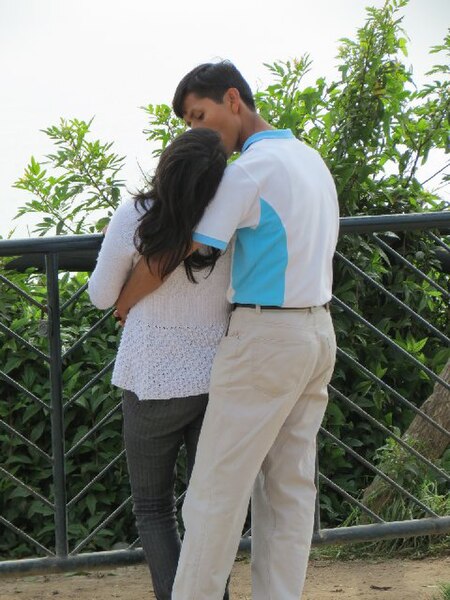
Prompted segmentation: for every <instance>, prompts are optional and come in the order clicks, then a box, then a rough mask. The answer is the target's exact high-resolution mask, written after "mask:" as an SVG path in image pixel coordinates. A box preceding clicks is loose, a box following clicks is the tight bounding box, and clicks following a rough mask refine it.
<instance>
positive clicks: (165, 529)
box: [88, 129, 230, 600]
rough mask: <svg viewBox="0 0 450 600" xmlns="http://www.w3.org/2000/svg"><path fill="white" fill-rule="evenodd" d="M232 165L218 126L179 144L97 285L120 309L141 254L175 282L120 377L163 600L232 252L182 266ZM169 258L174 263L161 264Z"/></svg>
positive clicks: (122, 212)
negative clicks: (180, 479)
mask: <svg viewBox="0 0 450 600" xmlns="http://www.w3.org/2000/svg"><path fill="white" fill-rule="evenodd" d="M226 161H227V159H226V153H225V149H224V147H223V145H222V142H221V141H220V137H219V135H218V134H217V133H215V132H213V131H211V130H209V129H196V130H191V131H187V132H186V133H183V134H182V135H181V136H179V137H178V138H177V139H175V141H173V142H172V144H171V145H170V146H168V148H166V150H165V151H164V152H163V153H162V155H161V158H160V161H159V163H158V166H157V168H156V171H155V175H154V177H153V179H152V181H151V186H150V189H149V191H148V192H145V193H140V194H138V195H136V196H135V198H134V202H133V201H128V202H126V203H124V204H123V205H121V206H120V207H119V209H118V210H117V211H116V213H115V214H114V216H113V217H112V219H111V223H110V225H109V227H108V229H107V232H106V235H105V239H104V241H103V245H102V248H101V250H100V253H99V256H98V259H97V265H96V268H95V270H94V272H93V273H92V276H91V278H90V281H89V287H88V291H89V295H90V298H91V300H92V302H93V303H94V304H95V305H96V306H97V307H98V308H102V309H105V308H109V307H110V306H112V305H113V304H114V303H115V301H116V299H117V297H118V296H119V293H120V290H121V289H122V287H123V285H124V283H125V281H126V279H127V277H128V275H129V273H130V271H131V269H132V268H133V266H134V265H135V264H136V262H137V261H138V260H139V259H140V257H141V256H143V257H144V258H145V259H146V260H147V262H148V264H149V267H150V264H152V265H154V264H155V260H156V264H157V268H158V269H159V271H160V274H161V275H162V276H163V277H166V276H167V280H166V282H165V284H164V285H163V286H162V287H161V288H159V289H158V290H157V291H156V292H154V293H153V294H150V295H149V296H147V297H145V298H143V299H142V300H141V301H140V302H138V303H137V304H136V305H135V306H134V307H133V308H132V309H131V310H130V312H129V314H128V317H127V320H126V323H125V326H124V330H123V334H122V339H121V342H120V346H119V350H118V353H117V359H116V362H115V366H114V371H113V377H112V382H113V384H114V385H116V386H118V387H120V388H122V389H123V416H124V439H125V448H126V452H127V462H128V469H129V474H130V483H131V490H132V495H133V505H134V514H135V516H136V523H137V528H138V531H139V536H140V539H141V542H142V546H143V548H144V552H145V555H146V558H147V562H148V564H149V568H150V572H151V576H152V579H153V587H154V591H155V594H156V598H157V599H158V600H169V599H170V596H171V591H172V584H173V580H174V577H175V572H176V568H177V563H178V556H179V552H180V537H179V533H178V528H177V520H176V508H175V498H174V483H175V470H176V460H177V456H178V452H179V450H180V447H181V445H182V443H183V442H184V444H185V447H186V454H187V477H188V478H189V477H190V473H191V471H192V467H193V463H194V458H195V451H196V447H197V441H198V437H199V433H200V428H201V424H202V420H203V415H204V412H205V409H206V404H207V400H208V396H207V392H208V387H209V377H210V370H211V366H212V361H213V358H214V354H215V352H216V349H217V346H218V344H219V341H220V339H221V337H222V335H223V333H224V330H225V327H226V324H227V320H228V312H229V308H228V307H229V305H228V303H227V301H226V297H225V293H226V288H227V286H228V282H229V268H230V265H229V255H228V254H225V255H224V256H221V257H218V255H217V253H216V251H211V250H209V251H206V250H204V251H203V252H202V251H198V252H195V253H194V254H192V255H191V256H189V258H187V259H185V260H184V264H180V263H183V258H184V257H186V256H188V255H189V252H190V248H191V243H192V242H191V240H192V231H193V229H194V227H195V226H196V224H197V223H198V221H199V220H200V218H201V217H202V215H203V212H204V210H205V208H206V206H207V205H208V203H209V201H210V200H211V199H212V197H213V196H214V194H215V192H216V190H217V187H218V185H219V183H220V180H221V178H222V175H223V172H224V170H225V167H226ZM162 255H164V256H167V255H169V258H168V259H166V260H165V261H164V262H161V261H160V262H159V263H158V261H157V259H158V256H162ZM216 262H217V264H216ZM175 265H179V266H177V267H176V268H175V270H173V267H174V266H175ZM201 269H203V270H202V271H201V272H200V270H201ZM172 270H173V272H172V273H171V271H172ZM169 273H171V275H170V276H168V274H169ZM194 273H195V274H194ZM225 598H228V593H226V595H225Z"/></svg>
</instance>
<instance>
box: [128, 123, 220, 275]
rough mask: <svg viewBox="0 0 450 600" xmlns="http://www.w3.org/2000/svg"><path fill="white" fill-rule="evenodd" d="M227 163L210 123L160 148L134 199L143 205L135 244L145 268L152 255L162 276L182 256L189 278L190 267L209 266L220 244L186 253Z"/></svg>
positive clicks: (191, 272) (167, 272)
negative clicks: (143, 186)
mask: <svg viewBox="0 0 450 600" xmlns="http://www.w3.org/2000/svg"><path fill="white" fill-rule="evenodd" d="M226 165H227V156H226V151H225V148H224V146H223V144H222V141H221V139H220V136H219V134H218V133H216V132H215V131H212V130H211V129H204V128H200V129H191V130H189V131H186V132H185V133H182V134H181V135H180V136H179V137H177V138H176V139H175V140H174V141H173V142H172V143H171V144H170V146H168V147H167V148H166V149H165V150H164V152H163V153H162V154H161V157H160V159H159V162H158V166H157V167H156V171H155V174H154V176H153V177H152V179H151V181H150V187H149V189H148V190H145V191H143V192H140V193H138V194H135V196H134V198H135V202H136V204H140V205H141V206H142V207H143V208H145V210H146V213H145V214H144V215H143V216H142V217H141V219H140V224H139V226H138V228H137V230H136V235H135V245H136V248H137V250H138V252H139V253H140V254H141V255H142V256H143V257H144V258H145V259H146V261H147V264H148V265H149V268H151V265H150V261H151V259H156V260H157V264H158V275H159V276H160V277H161V278H164V277H167V275H169V274H170V273H171V272H172V271H173V270H174V269H176V267H177V266H178V265H179V264H180V263H181V262H182V261H183V260H184V265H185V268H186V274H187V276H188V278H189V279H190V281H192V282H195V278H194V274H193V271H194V270H199V269H203V268H206V267H210V268H211V271H212V269H213V268H214V265H215V263H216V261H217V258H218V257H219V255H220V251H219V250H214V249H210V251H209V252H208V253H206V254H204V253H200V252H194V253H193V254H191V255H190V256H188V254H189V252H190V249H191V246H192V233H193V231H194V229H195V227H196V225H197V224H198V223H199V221H200V219H201V218H202V216H203V213H204V211H205V208H206V207H207V206H208V204H209V202H210V201H211V200H212V198H213V196H214V194H215V193H216V191H217V188H218V186H219V183H220V180H221V179H222V176H223V173H224V171H225V167H226ZM148 201H151V205H150V203H149V202H148ZM185 257H187V258H185Z"/></svg>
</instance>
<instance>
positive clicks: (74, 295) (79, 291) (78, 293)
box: [60, 283, 88, 314]
mask: <svg viewBox="0 0 450 600" xmlns="http://www.w3.org/2000/svg"><path fill="white" fill-rule="evenodd" d="M87 286H88V284H87V283H85V284H83V285H82V286H81V287H80V288H79V289H78V290H77V291H76V292H75V294H73V295H72V296H71V297H70V298H69V299H68V300H66V301H65V302H64V304H63V305H62V306H61V308H60V313H61V314H62V313H63V312H64V311H65V310H66V308H68V307H69V306H70V305H71V304H72V303H73V302H75V300H78V298H79V297H80V296H81V294H82V293H83V292H84V291H85V290H86V289H87Z"/></svg>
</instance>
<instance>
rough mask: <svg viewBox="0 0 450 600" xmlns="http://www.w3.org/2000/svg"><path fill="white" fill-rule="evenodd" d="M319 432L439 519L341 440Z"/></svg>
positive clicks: (325, 432)
mask: <svg viewBox="0 0 450 600" xmlns="http://www.w3.org/2000/svg"><path fill="white" fill-rule="evenodd" d="M320 432H321V433H323V434H324V435H326V436H327V437H329V438H330V439H331V440H333V442H334V443H335V444H337V445H338V446H340V447H341V448H343V449H344V450H345V451H346V452H348V453H349V454H351V455H352V456H353V457H354V458H356V460H357V461H359V462H360V463H361V464H363V465H364V466H365V467H368V468H369V469H370V470H371V471H374V472H375V473H376V474H377V475H379V476H380V477H381V478H382V479H384V480H385V481H386V482H387V483H389V484H390V485H391V486H392V487H394V488H395V489H396V490H397V491H398V492H400V493H401V494H403V495H404V496H406V497H407V498H409V499H410V500H411V501H412V502H414V503H415V504H417V505H418V506H420V508H421V509H422V510H424V511H425V512H426V513H428V514H429V515H431V516H432V517H439V515H438V514H437V513H435V512H434V510H431V508H429V507H428V506H426V505H425V504H424V503H423V502H421V501H420V500H419V499H418V498H416V497H415V496H413V495H412V494H410V493H409V492H408V491H407V490H405V488H404V487H402V486H401V485H399V484H398V483H397V482H395V481H394V480H393V479H391V478H390V477H389V475H386V473H383V471H381V469H379V468H378V467H376V466H375V465H373V464H372V463H371V462H369V461H368V460H366V459H365V458H363V457H362V456H361V455H360V454H358V453H357V452H355V451H354V450H353V448H350V446H348V445H347V444H345V443H344V442H341V440H340V439H339V438H337V437H336V436H335V435H333V434H332V433H330V432H329V431H327V430H326V429H324V428H323V427H321V428H320Z"/></svg>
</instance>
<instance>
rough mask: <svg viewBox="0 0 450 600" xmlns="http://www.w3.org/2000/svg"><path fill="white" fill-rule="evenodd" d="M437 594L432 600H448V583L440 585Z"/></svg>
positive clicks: (449, 594) (449, 588) (449, 599)
mask: <svg viewBox="0 0 450 600" xmlns="http://www.w3.org/2000/svg"><path fill="white" fill-rule="evenodd" d="M439 587H440V590H439V592H438V594H437V595H436V594H435V595H434V596H433V598H432V600H450V583H441V584H440V586H439Z"/></svg>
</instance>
